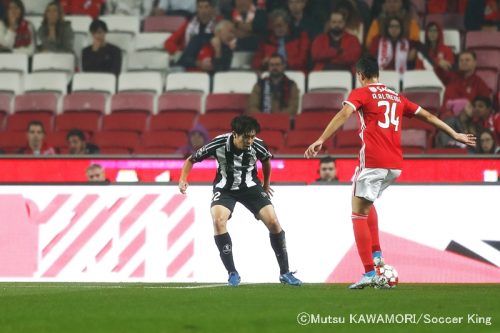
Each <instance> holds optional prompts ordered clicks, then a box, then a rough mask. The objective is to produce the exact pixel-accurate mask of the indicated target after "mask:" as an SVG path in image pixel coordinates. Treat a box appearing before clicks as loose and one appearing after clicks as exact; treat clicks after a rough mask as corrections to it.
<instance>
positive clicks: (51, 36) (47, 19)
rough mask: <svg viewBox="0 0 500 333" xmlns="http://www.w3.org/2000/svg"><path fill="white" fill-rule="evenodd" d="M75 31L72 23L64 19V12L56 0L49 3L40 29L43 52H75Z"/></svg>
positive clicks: (39, 36) (39, 38)
mask: <svg viewBox="0 0 500 333" xmlns="http://www.w3.org/2000/svg"><path fill="white" fill-rule="evenodd" d="M73 40H74V33H73V29H72V28H71V23H70V22H68V21H65V20H64V13H63V10H62V8H61V6H60V5H59V3H57V2H56V1H53V2H51V3H49V4H48V5H47V8H46V9H45V14H44V16H43V21H42V25H41V26H40V28H39V29H38V41H39V42H40V46H39V50H40V51H41V52H66V53H73Z"/></svg>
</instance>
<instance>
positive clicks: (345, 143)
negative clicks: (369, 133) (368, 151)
mask: <svg viewBox="0 0 500 333" xmlns="http://www.w3.org/2000/svg"><path fill="white" fill-rule="evenodd" d="M335 148H358V150H359V148H361V138H360V137H359V131H358V130H346V131H342V132H341V133H339V134H338V135H336V144H335Z"/></svg>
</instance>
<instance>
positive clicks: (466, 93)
mask: <svg viewBox="0 0 500 333" xmlns="http://www.w3.org/2000/svg"><path fill="white" fill-rule="evenodd" d="M476 66H477V61H476V54H475V53H474V51H469V50H465V51H462V52H460V54H459V55H458V71H457V72H454V71H447V70H444V69H443V68H441V67H440V66H435V67H434V71H435V72H436V74H437V76H438V77H439V79H440V80H441V81H442V82H443V84H444V85H445V86H446V91H445V93H444V100H443V109H442V110H441V112H445V111H446V110H445V109H446V105H447V102H448V101H449V100H453V99H458V98H466V99H468V100H469V101H472V100H473V99H474V98H476V97H477V96H491V90H490V88H488V86H487V85H486V83H484V81H483V79H481V78H480V77H479V76H478V75H477V74H476Z"/></svg>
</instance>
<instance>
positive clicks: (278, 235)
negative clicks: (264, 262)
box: [258, 204, 302, 286]
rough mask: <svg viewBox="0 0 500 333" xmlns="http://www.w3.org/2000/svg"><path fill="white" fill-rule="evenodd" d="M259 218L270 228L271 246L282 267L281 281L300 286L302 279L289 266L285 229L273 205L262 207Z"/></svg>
mask: <svg viewBox="0 0 500 333" xmlns="http://www.w3.org/2000/svg"><path fill="white" fill-rule="evenodd" d="M258 218H259V219H260V220H261V221H262V222H263V223H264V224H265V226H266V227H267V229H268V230H269V240H270V241H271V247H272V248H273V251H274V254H275V255H276V259H277V260H278V265H279V267H280V281H281V283H284V284H289V285H292V286H300V285H301V284H302V281H300V280H299V279H297V278H296V277H295V276H294V275H293V272H290V269H289V266H288V252H287V250H286V238H285V231H284V230H283V229H282V228H281V225H280V223H279V221H278V217H277V216H276V211H275V210H274V207H273V205H271V204H268V205H266V206H264V207H262V208H261V209H260V211H259V213H258Z"/></svg>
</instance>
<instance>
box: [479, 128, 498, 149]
mask: <svg viewBox="0 0 500 333" xmlns="http://www.w3.org/2000/svg"><path fill="white" fill-rule="evenodd" d="M485 133H487V134H488V135H489V136H490V137H491V138H492V139H493V146H492V147H491V149H490V151H484V150H483V147H482V146H481V136H482V135H483V134H485ZM496 147H497V141H496V138H495V133H493V131H491V130H490V129H488V128H483V129H482V130H481V131H480V132H479V134H478V135H477V142H476V150H477V152H478V153H481V154H495V150H496Z"/></svg>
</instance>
